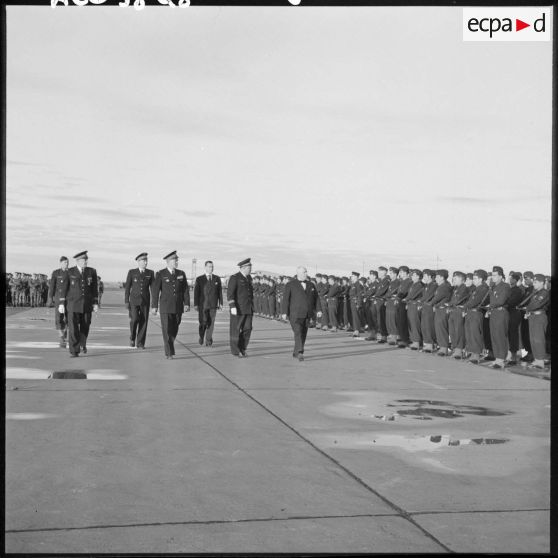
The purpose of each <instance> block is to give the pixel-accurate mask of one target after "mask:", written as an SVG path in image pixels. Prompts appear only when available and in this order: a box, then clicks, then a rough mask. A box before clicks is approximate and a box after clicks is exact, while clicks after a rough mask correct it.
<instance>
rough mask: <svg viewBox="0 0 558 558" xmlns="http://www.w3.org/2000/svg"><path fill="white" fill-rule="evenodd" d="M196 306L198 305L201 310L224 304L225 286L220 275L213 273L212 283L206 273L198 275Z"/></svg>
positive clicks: (195, 286) (195, 290)
mask: <svg viewBox="0 0 558 558" xmlns="http://www.w3.org/2000/svg"><path fill="white" fill-rule="evenodd" d="M194 306H197V307H198V308H199V309H200V310H210V309H214V308H218V307H219V306H223V287H222V285H221V278H220V277H219V276H218V275H215V274H213V273H212V274H211V283H210V282H209V281H208V279H207V275H206V274H205V273H204V274H203V275H200V276H199V277H196V283H195V285H194Z"/></svg>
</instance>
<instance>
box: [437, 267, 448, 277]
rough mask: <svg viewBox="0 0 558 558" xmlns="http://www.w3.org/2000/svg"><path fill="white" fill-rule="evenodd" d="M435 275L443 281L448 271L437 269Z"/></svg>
mask: <svg viewBox="0 0 558 558" xmlns="http://www.w3.org/2000/svg"><path fill="white" fill-rule="evenodd" d="M436 275H439V276H440V277H443V278H444V279H447V278H448V275H449V273H448V270H447V269H438V270H436Z"/></svg>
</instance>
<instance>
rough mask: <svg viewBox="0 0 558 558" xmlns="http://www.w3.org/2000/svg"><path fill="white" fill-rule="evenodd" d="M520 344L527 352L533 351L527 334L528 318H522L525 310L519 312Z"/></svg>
mask: <svg viewBox="0 0 558 558" xmlns="http://www.w3.org/2000/svg"><path fill="white" fill-rule="evenodd" d="M521 317H522V319H521V344H522V345H523V348H524V349H525V350H526V351H527V352H528V353H533V350H532V348H531V337H530V336H529V319H524V317H525V312H521Z"/></svg>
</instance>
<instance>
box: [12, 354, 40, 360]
mask: <svg viewBox="0 0 558 558" xmlns="http://www.w3.org/2000/svg"><path fill="white" fill-rule="evenodd" d="M6 358H23V359H25V360H40V359H41V357H38V356H28V355H9V354H8V355H6Z"/></svg>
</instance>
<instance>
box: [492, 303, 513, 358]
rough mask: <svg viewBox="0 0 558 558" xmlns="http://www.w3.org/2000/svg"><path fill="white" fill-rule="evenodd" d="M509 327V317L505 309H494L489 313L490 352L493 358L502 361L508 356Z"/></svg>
mask: <svg viewBox="0 0 558 558" xmlns="http://www.w3.org/2000/svg"><path fill="white" fill-rule="evenodd" d="M509 327H510V316H509V314H508V311H507V310H506V309H502V310H496V309H495V310H492V311H491V312H490V339H491V341H492V352H493V353H494V357H495V358H501V359H504V358H506V356H507V354H508V347H509V340H508V329H509Z"/></svg>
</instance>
